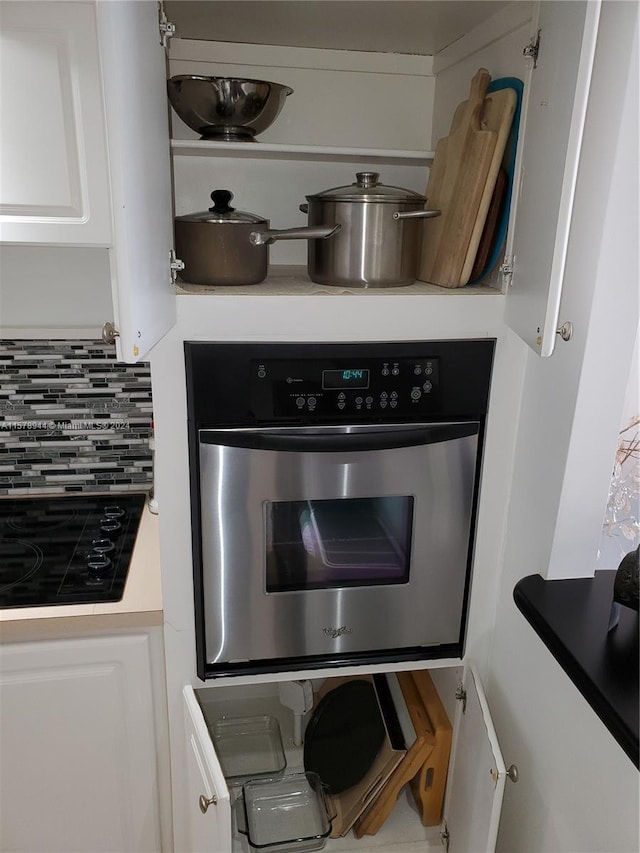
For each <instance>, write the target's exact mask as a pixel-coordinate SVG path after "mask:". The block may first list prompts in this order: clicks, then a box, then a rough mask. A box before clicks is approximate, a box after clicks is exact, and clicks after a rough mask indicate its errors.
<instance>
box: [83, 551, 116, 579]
mask: <svg viewBox="0 0 640 853" xmlns="http://www.w3.org/2000/svg"><path fill="white" fill-rule="evenodd" d="M112 565H113V564H112V562H111V560H110V559H109V558H108V557H107V556H106V554H101V553H99V552H98V553H96V554H89V556H88V557H87V568H88V569H89V572H90V573H91V574H92V575H101V574H103V572H108V571H109V569H110V568H111V566H112Z"/></svg>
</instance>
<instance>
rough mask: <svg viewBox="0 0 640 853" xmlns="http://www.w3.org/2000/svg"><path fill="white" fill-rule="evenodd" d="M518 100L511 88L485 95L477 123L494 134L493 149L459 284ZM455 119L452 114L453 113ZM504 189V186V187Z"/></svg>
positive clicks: (472, 255)
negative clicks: (494, 144) (494, 143)
mask: <svg viewBox="0 0 640 853" xmlns="http://www.w3.org/2000/svg"><path fill="white" fill-rule="evenodd" d="M517 103H518V95H517V92H516V91H515V89H501V90H499V91H497V92H491V93H489V94H487V96H486V98H485V101H484V105H483V108H482V113H481V116H480V124H481V127H483V128H484V129H486V130H493V131H495V134H496V146H495V148H494V149H493V157H492V158H491V164H490V166H489V171H488V173H487V180H486V183H485V186H484V190H483V193H482V197H481V199H480V205H479V207H478V213H477V215H476V221H475V225H474V227H473V231H472V232H471V237H470V238H469V246H468V248H467V254H466V257H465V261H464V266H463V268H462V274H461V276H460V282H459V286H460V287H462V285H465V284H467V282H468V281H469V280H470V279H471V273H472V271H473V266H474V263H475V260H476V255H477V253H478V247H479V245H480V241H481V238H482V234H483V231H484V226H485V223H486V220H487V215H488V213H489V210H490V207H491V201H492V199H493V196H494V190H495V186H496V182H497V180H498V177H499V174H500V166H501V164H502V158H503V156H504V151H505V148H506V145H507V140H508V138H509V133H510V131H511V125H512V123H513V116H514V113H515V111H516V105H517ZM454 121H455V116H454ZM505 189H506V186H505Z"/></svg>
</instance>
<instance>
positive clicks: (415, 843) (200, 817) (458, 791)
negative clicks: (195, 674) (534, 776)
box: [177, 664, 507, 853]
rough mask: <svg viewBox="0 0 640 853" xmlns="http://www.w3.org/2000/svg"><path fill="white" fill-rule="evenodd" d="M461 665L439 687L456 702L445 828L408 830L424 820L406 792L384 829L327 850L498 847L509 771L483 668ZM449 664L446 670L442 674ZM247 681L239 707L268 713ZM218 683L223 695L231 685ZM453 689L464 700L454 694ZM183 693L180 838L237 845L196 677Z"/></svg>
mask: <svg viewBox="0 0 640 853" xmlns="http://www.w3.org/2000/svg"><path fill="white" fill-rule="evenodd" d="M455 669H456V670H457V675H456V672H455V671H454V670H452V671H451V674H450V675H445V677H444V678H442V677H441V678H440V679H438V680H439V681H440V684H439V685H438V691H439V692H440V696H441V698H442V700H443V703H444V705H445V707H448V708H449V714H450V715H451V714H452V713H453V710H454V709H453V705H454V704H455V706H456V707H455V720H454V721H453V732H454V739H453V749H452V756H451V762H450V767H449V773H448V779H447V790H446V795H445V803H444V820H443V822H442V825H441V827H440V829H439V830H438V827H437V826H434V827H433V829H434V832H433V835H431V837H429V838H428V837H427V836H423V837H422V839H421V840H416V839H417V838H418V835H417V834H414V833H412V832H411V831H410V830H408V824H407V821H416V822H417V824H416V825H419V823H420V818H419V817H418V815H416V814H415V812H414V811H413V810H409V811H408V812H407V814H406V815H405V814H404V813H402V814H400V810H401V809H402V808H403V807H404V803H402V802H401V801H400V800H401V799H404V798H399V799H398V802H397V803H396V804H395V806H394V809H393V810H394V812H398V813H397V814H394V815H392V816H390V819H389V821H388V824H387V825H385V826H384V827H383V828H382V829H381V831H380V833H377V834H376V835H375V836H372V835H367V834H365V835H363V837H362V838H360V840H356V839H355V838H354V836H353V834H352V833H351V832H350V833H349V834H348V836H347V837H345V838H330V839H329V840H328V841H327V845H326V850H327V853H346V851H349V853H351V851H361V853H369V851H370V850H373V849H375V851H376V853H391V851H394V850H397V849H400V848H401V849H402V850H403V851H405V850H406V851H409V850H410V851H412V853H429V851H431V853H440V851H447V853H493V851H495V846H496V839H497V834H498V824H499V821H500V810H501V807H502V796H503V791H504V785H505V779H506V776H507V773H506V770H505V766H504V762H503V760H502V755H501V752H500V747H499V745H498V740H497V737H496V734H495V731H494V728H493V723H492V721H491V716H490V714H489V708H488V705H487V701H486V699H485V696H484V692H483V690H482V685H481V683H480V680H479V678H478V675H477V673H476V672H475V670H474V669H473V667H472V666H471V665H470V664H466V665H465V666H464V669H463V670H459V669H458V668H457V667H456V668H455ZM444 672H446V671H445V670H442V671H441V673H440V674H441V675H442V673H444ZM338 674H339V673H338V672H337V671H331V670H323V672H322V674H321V676H320V677H322V676H327V677H329V678H331V677H333V676H336V675H338ZM460 678H461V679H462V681H461V683H460ZM456 684H458V689H457V692H456ZM246 686H247V693H246V694H244V693H243V688H242V687H239V688H234V689H233V696H234V713H238V714H241V713H242V709H243V708H245V707H246V708H251V711H250V712H249V711H247V712H246V713H247V714H248V713H262V711H260V710H259V709H258V706H257V705H256V704H255V701H256V700H255V698H253V699H252V697H253V696H255V694H251V693H250V687H249V685H246ZM273 688H274V692H273V696H272V697H271V704H270V706H269V708H270V711H269V713H271V712H272V711H273V708H274V706H273V699H276V697H277V695H278V692H277V685H276V684H275V683H274V685H273ZM219 690H220V692H221V694H222V697H224V695H225V688H219ZM454 692H455V693H456V699H459V700H460V701H458V702H455V699H454V698H453V693H454ZM183 697H184V723H185V734H186V742H185V745H186V751H187V759H186V764H187V782H186V792H185V797H186V800H185V801H183V803H182V809H183V811H184V818H185V820H184V823H185V831H184V834H185V836H187V838H185V839H184V840H183V839H182V838H177V842H178V843H179V845H180V853H232V850H237V849H238V847H237V843H236V847H233V842H232V815H231V805H230V798H229V790H228V788H227V785H226V782H225V779H224V775H223V773H222V768H221V766H220V762H219V761H218V758H217V756H216V752H215V750H214V748H213V744H212V741H211V737H210V735H209V731H208V728H207V723H206V721H205V716H204V713H203V710H202V708H201V706H200V704H199V702H198V700H197V698H196V695H195V692H194V690H193V688H192V687H191V686H190V685H187V686H186V687H184V689H183ZM243 697H245V698H244V701H243ZM276 701H277V700H276ZM225 707H228V706H225ZM207 709H208V710H210V708H209V706H208V705H207V706H205V710H207ZM224 713H226V711H225V712H224ZM289 757H290V756H289ZM394 827H395V828H394ZM398 845H400V846H398Z"/></svg>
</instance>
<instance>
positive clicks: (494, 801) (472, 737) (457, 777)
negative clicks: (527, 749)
mask: <svg viewBox="0 0 640 853" xmlns="http://www.w3.org/2000/svg"><path fill="white" fill-rule="evenodd" d="M456 698H458V699H460V701H459V703H458V707H457V709H456V721H455V723H454V741H453V754H452V760H451V770H450V773H449V779H448V782H447V796H446V800H445V806H444V826H443V832H442V837H443V841H444V842H445V845H444V846H445V850H446V851H447V853H493V851H494V850H495V847H496V840H497V836H498V826H499V823H500V811H501V809H502V797H503V793H504V785H505V780H506V777H507V772H506V770H505V766H504V761H503V759H502V753H501V751H500V745H499V744H498V738H497V736H496V733H495V729H494V727H493V722H492V720H491V715H490V713H489V706H488V704H487V700H486V697H485V695H484V691H483V689H482V684H481V683H480V679H479V677H478V674H477V672H476V671H475V669H474V668H473V666H471V665H469V664H468V665H467V666H466V667H465V670H464V676H463V682H462V685H461V689H460V690H459V691H458V694H457V696H456Z"/></svg>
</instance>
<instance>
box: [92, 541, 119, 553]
mask: <svg viewBox="0 0 640 853" xmlns="http://www.w3.org/2000/svg"><path fill="white" fill-rule="evenodd" d="M115 547H116V546H115V545H114V544H113V542H112V541H111V540H110V539H94V540H93V541H92V542H91V548H92V550H93V551H95V552H96V553H97V554H108V553H109V552H110V551H113V550H114V549H115Z"/></svg>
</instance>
